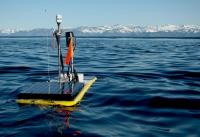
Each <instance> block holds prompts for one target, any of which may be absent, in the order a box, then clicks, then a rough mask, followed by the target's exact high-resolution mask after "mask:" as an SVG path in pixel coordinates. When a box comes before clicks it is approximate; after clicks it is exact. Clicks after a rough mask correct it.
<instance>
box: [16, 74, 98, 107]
mask: <svg viewBox="0 0 200 137" xmlns="http://www.w3.org/2000/svg"><path fill="white" fill-rule="evenodd" d="M96 80H97V78H96V77H94V78H93V79H91V80H90V81H88V82H87V83H86V84H85V86H84V87H83V88H82V90H81V91H80V92H79V94H78V95H77V96H76V97H75V98H74V100H72V101H65V100H63V101H56V100H44V99H17V100H16V102H17V103H19V104H35V105H51V106H66V107H70V106H75V105H76V104H78V103H79V102H80V101H81V100H82V98H83V97H84V95H85V93H86V92H87V91H88V89H89V88H90V87H91V85H92V84H93V83H94V82H95V81H96Z"/></svg>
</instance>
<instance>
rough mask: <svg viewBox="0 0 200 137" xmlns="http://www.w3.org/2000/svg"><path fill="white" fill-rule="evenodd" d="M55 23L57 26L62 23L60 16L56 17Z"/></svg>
mask: <svg viewBox="0 0 200 137" xmlns="http://www.w3.org/2000/svg"><path fill="white" fill-rule="evenodd" d="M56 22H57V24H60V23H61V22H62V16H61V15H59V14H58V15H56Z"/></svg>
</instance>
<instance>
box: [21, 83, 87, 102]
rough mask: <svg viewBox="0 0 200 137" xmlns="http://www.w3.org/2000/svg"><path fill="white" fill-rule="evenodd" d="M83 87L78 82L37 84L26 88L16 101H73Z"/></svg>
mask: <svg viewBox="0 0 200 137" xmlns="http://www.w3.org/2000/svg"><path fill="white" fill-rule="evenodd" d="M83 87H84V84H83V83H79V82H76V83H73V82H66V83H61V85H60V83H59V82H38V83H35V84H32V85H31V86H29V87H26V88H25V89H24V90H23V91H22V92H21V93H20V94H18V99H49V100H73V99H74V97H75V96H76V95H77V94H78V93H79V91H80V90H81V89H82V88H83Z"/></svg>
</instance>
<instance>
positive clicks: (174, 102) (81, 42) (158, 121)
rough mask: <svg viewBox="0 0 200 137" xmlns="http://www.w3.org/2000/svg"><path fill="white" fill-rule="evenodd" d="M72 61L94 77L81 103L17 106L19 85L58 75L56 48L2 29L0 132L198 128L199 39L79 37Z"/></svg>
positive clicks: (155, 135)
mask: <svg viewBox="0 0 200 137" xmlns="http://www.w3.org/2000/svg"><path fill="white" fill-rule="evenodd" d="M61 42H62V44H63V45H62V46H63V51H62V52H63V55H64V56H65V54H66V51H65V50H66V47H65V45H64V42H65V40H64V39H63V40H62V41H61ZM48 66H49V67H48ZM75 66H76V68H77V71H78V72H83V73H85V75H87V76H96V77H97V78H98V80H97V81H96V83H95V84H94V85H93V86H92V88H90V90H89V91H88V93H87V94H86V96H85V97H84V99H83V101H82V102H81V103H80V105H79V106H78V107H76V108H58V107H57V108H56V107H44V106H31V105H27V106H19V105H18V104H17V103H16V96H17V94H18V93H19V92H20V91H21V90H22V88H23V87H24V86H26V85H31V84H32V83H34V82H44V81H47V80H48V79H49V77H50V78H53V77H55V76H56V75H57V48H56V47H55V48H52V45H51V38H45V37H42V38H35V37H29V38H27V37H26V38H25V37H24V38H23V37H21V38H6V37H1V38H0V136H1V137H10V136H12V137H23V136H24V137H35V136H40V137H45V136H47V137H53V136H56V137H59V136H63V137H69V136H80V137H88V136H89V137H199V136H200V128H199V126H200V39H165V38H160V39H156V38H154V39H144V38H77V47H76V51H75ZM48 70H49V75H48ZM72 110H73V111H72Z"/></svg>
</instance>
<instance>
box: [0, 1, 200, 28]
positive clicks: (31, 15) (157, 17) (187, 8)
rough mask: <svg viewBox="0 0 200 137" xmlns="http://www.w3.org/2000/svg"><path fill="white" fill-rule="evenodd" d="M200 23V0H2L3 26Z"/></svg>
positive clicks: (1, 23)
mask: <svg viewBox="0 0 200 137" xmlns="http://www.w3.org/2000/svg"><path fill="white" fill-rule="evenodd" d="M56 14H61V15H62V16H63V22H62V24H61V25H62V27H64V28H71V27H79V26H102V25H115V24H122V25H129V24H135V25H165V24H175V25H183V24H189V25H192V24H193V25H200V0H0V29H6V28H12V29H33V28H54V27H55V26H56V22H55V16H56Z"/></svg>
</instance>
